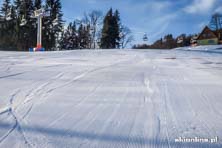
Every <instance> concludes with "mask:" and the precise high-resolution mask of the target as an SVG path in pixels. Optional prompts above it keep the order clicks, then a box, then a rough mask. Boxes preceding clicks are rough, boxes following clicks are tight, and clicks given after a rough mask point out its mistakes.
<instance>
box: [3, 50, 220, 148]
mask: <svg viewBox="0 0 222 148" xmlns="http://www.w3.org/2000/svg"><path fill="white" fill-rule="evenodd" d="M210 48H212V47H210ZM204 49H205V48H204ZM0 58H1V62H2V63H1V64H0V67H1V68H0V72H2V74H1V75H0V83H1V84H5V86H6V87H4V86H3V85H0V93H3V94H4V98H0V101H1V99H5V98H6V99H7V98H8V100H6V101H8V103H7V102H6V101H5V100H4V102H6V104H1V103H0V134H2V135H0V147H4V148H5V147H6V148H7V147H17V146H18V147H70V148H71V147H78V148H89V147H92V148H94V147H96V148H97V147H98V148H99V147H106V148H109V147H110V148H112V147H120V148H123V147H129V148H131V147H133V148H134V147H136V148H140V147H141V148H150V147H167V148H177V147H184V148H185V147H191V148H194V147H195V148H196V147H201V148H202V147H213V148H214V147H221V146H222V143H221V141H219V142H218V143H175V142H174V139H175V138H178V137H186V138H194V137H195V136H197V137H199V138H200V137H202V138H214V137H216V136H218V137H219V139H220V138H221V137H222V134H221V133H222V126H221V125H222V120H221V119H222V112H221V111H220V108H221V107H222V101H221V97H222V92H221V91H219V90H220V89H219V88H221V87H222V77H221V74H222V71H221V70H222V65H221V64H220V63H222V60H221V59H222V54H218V53H212V52H211V53H209V52H200V51H199V48H198V52H192V51H180V50H171V51H163V50H158V51H150V50H148V51H146V50H127V51H118V50H108V51H107V50H104V51H102V50H101V51H67V52H66V51H65V52H53V53H50V52H45V53H34V54H30V53H13V52H1V54H0ZM20 71H22V72H20ZM6 73H7V74H6ZM13 82H15V83H13ZM4 92H10V93H9V95H8V96H9V97H5V96H7V94H6V93H4ZM10 94H11V95H10ZM9 121H10V122H9ZM7 122H8V123H7ZM15 136H17V138H16V141H15V142H14V143H11V142H10V141H11V140H15V139H12V137H15ZM16 145H17V146H16Z"/></svg>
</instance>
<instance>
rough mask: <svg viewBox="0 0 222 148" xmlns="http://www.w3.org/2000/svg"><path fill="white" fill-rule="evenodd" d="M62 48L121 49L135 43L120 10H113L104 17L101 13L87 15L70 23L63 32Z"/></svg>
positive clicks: (93, 12) (94, 12)
mask: <svg viewBox="0 0 222 148" xmlns="http://www.w3.org/2000/svg"><path fill="white" fill-rule="evenodd" d="M61 36H62V37H61V41H60V46H61V47H60V48H61V49H65V50H69V49H71V50H72V49H96V48H102V49H114V48H116V49H119V48H125V47H126V46H127V45H128V44H129V43H131V42H132V41H133V36H132V32H131V30H130V29H129V28H128V27H126V26H124V25H123V24H122V23H121V20H120V13H119V11H118V10H115V11H113V9H112V8H110V9H109V11H108V12H107V13H106V15H105V16H103V14H102V12H101V11H98V10H93V11H91V12H89V13H85V14H84V17H83V18H82V19H78V20H74V21H73V22H71V23H69V25H68V26H67V28H66V29H64V30H63V31H62V35H61Z"/></svg>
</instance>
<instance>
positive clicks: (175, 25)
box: [62, 0, 222, 43]
mask: <svg viewBox="0 0 222 148" xmlns="http://www.w3.org/2000/svg"><path fill="white" fill-rule="evenodd" d="M62 4H63V12H64V19H66V20H67V21H71V20H72V18H81V17H82V16H83V13H84V12H88V11H90V10H94V9H97V10H101V11H103V12H104V14H105V12H106V11H107V10H108V9H109V8H110V7H112V8H113V9H118V10H119V11H120V14H121V20H122V23H123V24H125V25H127V26H128V27H129V28H131V30H132V31H133V33H134V36H135V41H134V43H141V42H143V40H142V37H143V34H144V32H146V33H147V35H148V37H149V41H148V42H149V43H152V42H153V41H155V40H157V39H159V38H161V37H162V36H164V35H165V34H167V33H172V34H173V35H174V36H177V35H180V34H181V33H187V34H190V33H198V32H200V31H201V30H202V28H203V27H204V26H205V25H207V24H208V23H209V20H210V17H211V15H212V14H213V13H214V12H216V11H217V12H222V0H81V1H80V0H62Z"/></svg>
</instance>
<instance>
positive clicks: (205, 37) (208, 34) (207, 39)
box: [196, 26, 222, 45]
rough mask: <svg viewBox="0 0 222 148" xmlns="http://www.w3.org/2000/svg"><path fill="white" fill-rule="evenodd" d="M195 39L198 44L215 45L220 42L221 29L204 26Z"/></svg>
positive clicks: (221, 37)
mask: <svg viewBox="0 0 222 148" xmlns="http://www.w3.org/2000/svg"><path fill="white" fill-rule="evenodd" d="M196 40H197V44H198V45H217V44H219V43H222V30H218V31H212V30H211V29H210V28H209V27H207V26H206V27H205V28H204V29H203V31H202V32H201V33H200V34H199V36H198V37H197V39H196Z"/></svg>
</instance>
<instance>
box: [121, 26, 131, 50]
mask: <svg viewBox="0 0 222 148" xmlns="http://www.w3.org/2000/svg"><path fill="white" fill-rule="evenodd" d="M133 40H134V37H133V35H132V31H131V30H130V29H129V28H128V27H127V26H123V25H122V26H121V32H120V47H121V48H122V49H124V48H126V46H127V45H128V44H129V43H131V42H132V41H133Z"/></svg>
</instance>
